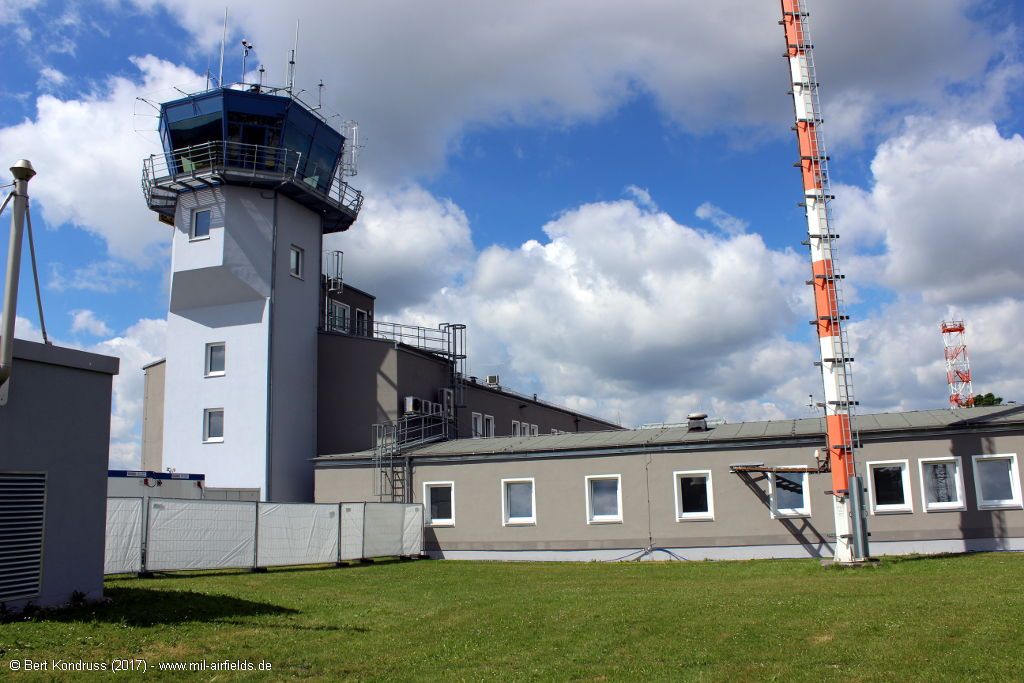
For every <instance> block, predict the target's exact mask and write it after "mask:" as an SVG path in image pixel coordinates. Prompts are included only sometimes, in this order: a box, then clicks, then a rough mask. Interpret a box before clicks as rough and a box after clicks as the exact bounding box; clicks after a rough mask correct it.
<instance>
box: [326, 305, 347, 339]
mask: <svg viewBox="0 0 1024 683" xmlns="http://www.w3.org/2000/svg"><path fill="white" fill-rule="evenodd" d="M351 312H352V309H351V308H349V306H348V304H343V303H341V302H340V301H335V300H334V299H331V300H330V305H329V306H328V311H327V330H328V331H329V332H344V333H346V334H347V333H348V320H349V314H350V313H351Z"/></svg>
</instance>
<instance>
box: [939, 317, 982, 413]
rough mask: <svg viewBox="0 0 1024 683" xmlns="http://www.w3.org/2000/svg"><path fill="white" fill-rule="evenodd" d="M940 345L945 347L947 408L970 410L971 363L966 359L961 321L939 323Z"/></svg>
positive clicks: (971, 392) (971, 396)
mask: <svg viewBox="0 0 1024 683" xmlns="http://www.w3.org/2000/svg"><path fill="white" fill-rule="evenodd" d="M939 329H940V330H941V331H942V344H943V346H945V347H946V382H947V383H948V384H949V407H950V408H970V407H971V406H973V405H974V384H973V383H972V382H971V361H970V360H969V359H968V358H967V342H966V340H965V338H964V331H965V330H966V329H967V328H966V326H965V325H964V321H963V320H943V321H942V322H941V323H939Z"/></svg>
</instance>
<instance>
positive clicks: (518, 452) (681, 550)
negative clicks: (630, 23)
mask: <svg viewBox="0 0 1024 683" xmlns="http://www.w3.org/2000/svg"><path fill="white" fill-rule="evenodd" d="M821 422H822V421H821V420H819V419H804V420H784V421H772V422H753V423H738V424H723V425H719V426H716V427H712V428H710V429H689V428H687V427H667V428H659V429H637V430H624V431H618V432H597V433H589V434H562V435H546V436H536V437H520V438H507V437H506V438H493V439H486V438H485V439H461V440H458V441H452V442H447V443H439V444H431V445H427V446H424V447H422V448H418V449H415V450H413V451H411V452H409V453H408V454H407V455H408V458H409V471H410V474H411V476H410V479H409V481H410V482H411V484H410V489H411V493H412V496H413V500H414V501H417V502H423V503H424V505H425V509H426V516H425V518H426V520H427V524H428V528H427V530H426V533H425V536H424V539H425V544H426V549H427V551H428V552H430V553H431V554H432V555H434V556H437V557H444V558H455V559H463V558H465V559H522V560H544V559H550V560H611V559H629V558H639V557H644V558H649V559H670V558H673V557H680V558H686V559H748V558H760V557H808V556H810V557H830V556H831V555H832V554H833V550H834V547H833V544H834V541H835V536H834V528H833V525H834V519H833V509H832V508H833V506H832V497H831V495H830V493H828V492H827V491H826V489H828V488H829V484H830V478H829V476H828V475H826V474H816V473H802V472H797V471H792V472H787V471H776V472H765V471H762V472H757V471H737V469H736V468H737V467H740V468H744V467H745V468H754V469H756V468H758V467H761V468H763V469H765V470H769V469H772V468H777V467H787V466H791V467H794V468H801V467H803V468H806V467H807V466H808V465H813V464H814V462H815V450H816V449H818V448H820V446H821V444H822V433H823V425H822V424H821ZM857 424H858V428H859V430H860V435H861V440H862V445H863V447H862V449H861V450H859V451H858V454H857V458H858V469H859V472H860V473H861V474H862V476H863V477H864V479H865V481H866V484H867V496H866V499H867V506H868V511H867V515H868V527H869V530H870V533H871V549H872V554H875V555H882V554H901V553H912V552H924V553H927V552H952V551H964V550H990V549H1015V550H1016V549H1024V500H1022V497H1021V480H1020V473H1019V463H1018V458H1019V454H1020V453H1021V451H1022V449H1024V407H1017V406H1005V407H997V408H974V409H967V410H956V411H951V410H937V411H923V412H910V413H894V414H880V415H865V416H861V417H860V418H859V419H858V423H857ZM316 466H317V469H316V500H317V502H324V503H328V502H338V501H361V500H374V497H373V494H374V488H373V487H374V481H375V477H376V476H377V475H376V472H375V468H374V463H373V460H372V455H371V453H369V452H362V453H351V454H346V455H338V456H329V457H321V458H319V459H318V460H317V462H316Z"/></svg>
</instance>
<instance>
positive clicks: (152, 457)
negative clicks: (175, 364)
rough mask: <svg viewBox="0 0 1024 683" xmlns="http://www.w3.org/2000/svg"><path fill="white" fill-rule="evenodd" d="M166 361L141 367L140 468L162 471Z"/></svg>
mask: <svg viewBox="0 0 1024 683" xmlns="http://www.w3.org/2000/svg"><path fill="white" fill-rule="evenodd" d="M166 370H167V361H159V362H157V363H153V364H152V365H149V366H147V367H145V368H143V374H144V379H143V385H142V386H143V389H142V468H141V469H144V470H149V471H150V472H163V471H164V377H165V376H166Z"/></svg>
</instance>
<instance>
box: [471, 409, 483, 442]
mask: <svg viewBox="0 0 1024 683" xmlns="http://www.w3.org/2000/svg"><path fill="white" fill-rule="evenodd" d="M469 433H470V435H471V436H472V438H474V439H480V438H483V435H484V416H483V413H473V414H472V415H471V416H470V418H469Z"/></svg>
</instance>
